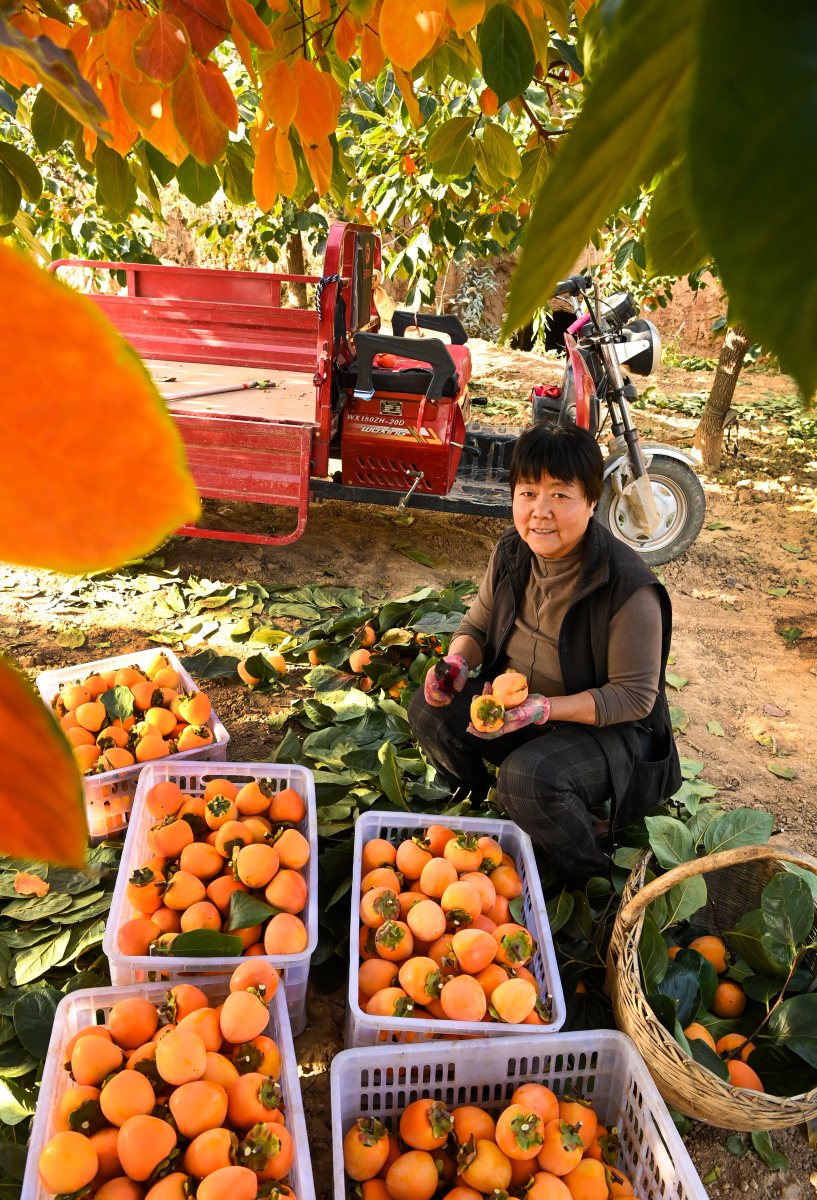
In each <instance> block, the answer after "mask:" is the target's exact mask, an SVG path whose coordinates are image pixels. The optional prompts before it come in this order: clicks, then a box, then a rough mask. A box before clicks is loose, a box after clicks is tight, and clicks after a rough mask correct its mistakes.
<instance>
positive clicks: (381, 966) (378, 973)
mask: <svg viewBox="0 0 817 1200" xmlns="http://www.w3.org/2000/svg"><path fill="white" fill-rule="evenodd" d="M416 961H417V960H416V959H410V960H409V962H416ZM432 965H433V964H432ZM399 969H400V968H398V965H397V963H393V962H386V960H385V959H382V958H372V959H369V960H368V961H367V962H363V963H361V964H360V967H359V968H358V973H357V977H358V987H359V988H360V990H361V991H362V992H363V993H364V995H366V996H369V997H371V996H374V995H375V993H376V992H379V991H382V989H383V988H387V987H392V986H393V985H394V981H395V980H396V979H397V973H398V970H399Z"/></svg>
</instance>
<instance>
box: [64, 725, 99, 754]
mask: <svg viewBox="0 0 817 1200" xmlns="http://www.w3.org/2000/svg"><path fill="white" fill-rule="evenodd" d="M65 736H66V737H67V738H68V741H69V742H70V743H71V745H72V746H94V745H96V738H95V737H94V735H93V734H92V733H91V732H90V731H89V730H87V729H83V728H82V726H81V725H73V726H72V727H71V728H70V729H67V730H66V731H65ZM98 749H99V750H102V749H103V747H101V746H100V747H98Z"/></svg>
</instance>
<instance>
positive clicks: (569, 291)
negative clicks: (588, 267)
mask: <svg viewBox="0 0 817 1200" xmlns="http://www.w3.org/2000/svg"><path fill="white" fill-rule="evenodd" d="M592 286H593V276H592V275H568V277H567V279H563V280H561V281H560V282H559V283H557V284H556V288H555V291H554V293H553V294H554V296H578V295H579V293H580V292H585V291H587V289H588V288H591V287H592Z"/></svg>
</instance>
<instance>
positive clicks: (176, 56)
mask: <svg viewBox="0 0 817 1200" xmlns="http://www.w3.org/2000/svg"><path fill="white" fill-rule="evenodd" d="M133 61H134V63H135V65H136V66H137V67H138V68H139V70H140V71H141V72H142V74H143V75H146V76H147V77H148V79H150V80H151V81H152V82H153V83H159V84H162V85H163V86H166V85H167V84H169V83H172V82H173V80H174V79H178V77H179V76H180V75H181V73H182V71H183V70H184V68H185V67H186V66H187V64H188V62H189V61H190V38H189V37H188V36H187V30H186V29H185V27H184V25H182V23H181V21H179V20H178V19H177V18H176V17H170V16H168V14H167V13H163V12H160V13H157V14H156V16H155V17H154V18H153V20H152V21H148V23H147V25H146V26H145V28H144V29H143V30H142V32H141V33H140V34H139V36H138V38H137V39H136V41H135V42H134V45H133Z"/></svg>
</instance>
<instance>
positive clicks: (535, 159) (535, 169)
mask: <svg viewBox="0 0 817 1200" xmlns="http://www.w3.org/2000/svg"><path fill="white" fill-rule="evenodd" d="M549 162H550V159H549V158H548V152H547V150H546V149H545V147H544V146H534V147H533V149H532V150H526V151H525V153H524V154H523V155H522V158H521V163H522V170H521V171H520V172H519V177H518V178H517V180H516V187H515V189H514V190H515V192H516V194H517V195H518V196H521V197H522V199H523V200H526V199H528V198H529V197H531V196H533V194H534V193H535V192H537V191H538V190H539V188H540V187H541V186H542V184H543V183H544V180H545V175H546V174H547V169H548V164H549Z"/></svg>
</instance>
